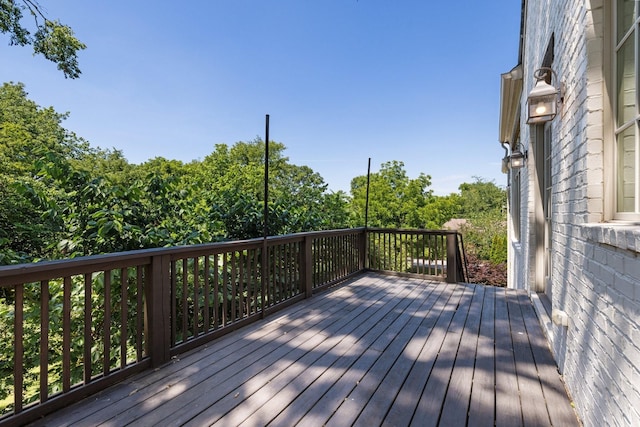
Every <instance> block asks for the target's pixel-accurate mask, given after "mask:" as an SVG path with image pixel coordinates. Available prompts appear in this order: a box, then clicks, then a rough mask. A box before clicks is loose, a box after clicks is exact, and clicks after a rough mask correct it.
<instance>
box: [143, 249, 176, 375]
mask: <svg viewBox="0 0 640 427" xmlns="http://www.w3.org/2000/svg"><path fill="white" fill-rule="evenodd" d="M170 265H171V262H170V257H169V255H156V256H153V257H152V258H151V266H150V267H149V269H148V273H149V274H148V276H147V277H148V279H147V280H146V283H145V303H146V304H145V305H146V307H145V325H144V329H145V337H147V352H148V354H149V356H150V358H151V365H152V366H153V367H154V368H155V367H158V366H160V365H162V364H164V363H166V362H167V361H169V350H170V347H171V324H170V322H171V319H170V313H171V277H170V275H171V271H170Z"/></svg>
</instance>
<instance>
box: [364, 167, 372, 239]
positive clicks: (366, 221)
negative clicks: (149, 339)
mask: <svg viewBox="0 0 640 427" xmlns="http://www.w3.org/2000/svg"><path fill="white" fill-rule="evenodd" d="M370 178H371V157H369V165H368V166H367V199H366V201H365V205H364V228H365V229H366V228H367V226H368V225H369V180H370Z"/></svg>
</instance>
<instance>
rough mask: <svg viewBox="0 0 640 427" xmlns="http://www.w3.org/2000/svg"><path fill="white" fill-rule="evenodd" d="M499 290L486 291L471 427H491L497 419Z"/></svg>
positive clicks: (472, 392) (477, 352)
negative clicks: (496, 358)
mask: <svg viewBox="0 0 640 427" xmlns="http://www.w3.org/2000/svg"><path fill="white" fill-rule="evenodd" d="M497 290H498V289H497V288H494V287H491V286H488V287H486V288H485V296H484V301H483V305H482V318H481V320H480V334H479V336H478V347H477V350H476V357H475V363H476V364H475V369H474V371H473V386H472V389H471V399H470V402H469V420H468V427H476V426H477V427H483V426H488V425H492V424H493V422H494V419H495V396H496V389H495V384H496V382H495V381H496V373H495V298H496V291H497Z"/></svg>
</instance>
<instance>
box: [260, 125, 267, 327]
mask: <svg viewBox="0 0 640 427" xmlns="http://www.w3.org/2000/svg"><path fill="white" fill-rule="evenodd" d="M262 220H263V221H264V222H263V224H262V236H263V239H262V269H261V270H262V274H261V276H262V277H261V279H260V284H261V288H262V289H261V293H260V295H261V298H262V304H261V310H262V317H263V318H264V309H265V306H266V304H267V298H266V293H267V274H268V271H269V269H268V266H267V263H268V258H269V257H268V256H267V250H268V248H267V236H269V115H268V114H267V116H266V118H265V141H264V212H263V218H262Z"/></svg>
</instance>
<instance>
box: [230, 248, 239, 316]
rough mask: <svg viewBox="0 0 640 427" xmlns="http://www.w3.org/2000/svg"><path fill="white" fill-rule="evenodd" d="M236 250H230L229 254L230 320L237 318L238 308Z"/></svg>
mask: <svg viewBox="0 0 640 427" xmlns="http://www.w3.org/2000/svg"><path fill="white" fill-rule="evenodd" d="M236 254H237V252H236V251H231V252H230V255H231V276H230V281H231V322H235V321H236V320H238V310H237V306H238V302H239V295H238V277H237V276H238V267H237V264H238V262H237V255H236Z"/></svg>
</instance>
